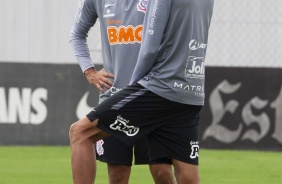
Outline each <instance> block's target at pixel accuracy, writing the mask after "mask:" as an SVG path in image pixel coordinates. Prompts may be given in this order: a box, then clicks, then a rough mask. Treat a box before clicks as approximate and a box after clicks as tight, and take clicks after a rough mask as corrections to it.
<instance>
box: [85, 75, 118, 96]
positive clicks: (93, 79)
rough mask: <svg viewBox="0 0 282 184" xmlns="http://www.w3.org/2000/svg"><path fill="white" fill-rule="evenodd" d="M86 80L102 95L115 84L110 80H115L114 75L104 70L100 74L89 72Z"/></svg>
mask: <svg viewBox="0 0 282 184" xmlns="http://www.w3.org/2000/svg"><path fill="white" fill-rule="evenodd" d="M86 78H87V80H88V82H89V83H90V84H92V85H93V86H95V87H96V88H97V89H98V90H99V91H101V92H102V93H104V92H105V90H107V89H110V88H111V87H112V85H113V82H112V81H111V80H110V79H113V78H114V75H113V74H111V73H107V72H105V71H104V69H102V70H100V71H98V72H94V71H93V72H92V71H91V72H89V73H87V74H86Z"/></svg>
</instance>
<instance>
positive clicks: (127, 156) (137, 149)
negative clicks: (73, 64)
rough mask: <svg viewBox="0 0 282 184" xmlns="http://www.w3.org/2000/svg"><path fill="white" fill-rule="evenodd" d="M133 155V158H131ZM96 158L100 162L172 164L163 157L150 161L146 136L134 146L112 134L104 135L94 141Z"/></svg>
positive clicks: (128, 164)
mask: <svg viewBox="0 0 282 184" xmlns="http://www.w3.org/2000/svg"><path fill="white" fill-rule="evenodd" d="M133 155H134V158H133ZM96 158H97V160H99V161H101V162H106V163H109V164H115V165H126V166H131V165H132V163H133V160H134V164H135V165H141V164H172V161H171V159H169V158H166V157H163V158H158V159H156V160H153V161H150V158H149V152H148V145H147V139H146V137H143V138H141V139H140V140H138V141H137V142H136V143H135V144H134V146H133V147H132V146H128V145H127V144H125V143H124V142H123V141H121V140H119V139H118V138H116V137H114V136H109V137H106V138H104V139H102V140H100V141H98V142H97V143H96Z"/></svg>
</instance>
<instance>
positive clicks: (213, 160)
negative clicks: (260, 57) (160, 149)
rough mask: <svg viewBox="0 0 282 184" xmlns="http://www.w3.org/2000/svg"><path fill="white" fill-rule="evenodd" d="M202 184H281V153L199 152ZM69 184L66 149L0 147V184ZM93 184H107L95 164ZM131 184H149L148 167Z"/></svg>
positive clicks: (101, 167)
mask: <svg viewBox="0 0 282 184" xmlns="http://www.w3.org/2000/svg"><path fill="white" fill-rule="evenodd" d="M200 176H201V183H202V184H235V183H236V184H238V183H240V184H265V183H267V184H281V183H282V152H256V151H222V150H220V151H219V150H201V154H200ZM19 183H20V184H71V183H72V182H71V170H70V150H69V147H47V146H46V147H5V146H2V147H0V184H19ZM96 183H97V184H107V183H108V182H107V171H106V167H105V164H102V163H100V162H98V173H97V179H96ZM130 183H131V184H144V183H146V184H153V181H152V178H151V176H150V174H149V170H148V166H134V167H133V168H132V175H131V178H130Z"/></svg>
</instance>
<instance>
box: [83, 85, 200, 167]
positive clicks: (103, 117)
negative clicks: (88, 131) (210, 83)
mask: <svg viewBox="0 0 282 184" xmlns="http://www.w3.org/2000/svg"><path fill="white" fill-rule="evenodd" d="M201 107H202V106H194V105H187V104H182V103H177V102H173V101H170V100H167V99H165V98H163V97H160V96H159V95H156V94H154V93H153V92H151V91H149V90H148V89H146V88H144V87H143V86H141V85H139V84H134V85H131V86H129V87H126V88H124V89H123V90H121V91H119V92H118V93H116V94H115V95H113V96H111V97H110V98H108V99H106V100H105V101H104V102H102V103H101V104H99V105H98V106H97V107H96V108H94V109H93V110H92V111H91V112H90V113H89V114H87V117H88V119H89V120H90V121H94V120H95V119H97V118H99V121H98V128H100V129H102V130H103V131H105V132H107V133H109V134H111V135H112V136H115V137H117V138H119V139H120V140H121V141H123V142H125V143H126V144H127V145H128V146H131V147H132V146H133V145H134V144H135V143H136V142H137V141H138V140H140V139H141V138H142V137H146V139H147V144H148V148H149V150H148V151H149V158H150V160H158V159H159V158H162V157H167V158H171V159H176V160H180V161H183V162H186V163H190V164H194V165H197V164H198V155H199V142H198V122H199V112H200V110H201ZM113 154H115V153H113Z"/></svg>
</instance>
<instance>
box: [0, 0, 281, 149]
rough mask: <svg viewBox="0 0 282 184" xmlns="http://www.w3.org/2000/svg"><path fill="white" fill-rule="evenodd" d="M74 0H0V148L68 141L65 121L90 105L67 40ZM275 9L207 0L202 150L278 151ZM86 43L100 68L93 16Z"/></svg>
mask: <svg viewBox="0 0 282 184" xmlns="http://www.w3.org/2000/svg"><path fill="white" fill-rule="evenodd" d="M0 1H1V0H0ZM80 4H81V0H57V1H47V0H21V1H19V0H8V1H7V0H6V1H4V0H2V1H1V6H0V22H1V27H0V40H1V43H0V145H45V144H46V145H68V144H69V141H68V130H69V126H70V124H71V123H72V122H74V121H76V120H77V119H78V118H81V117H82V116H84V115H85V113H87V112H88V111H89V109H91V108H92V107H93V106H95V105H96V104H97V102H98V91H97V90H96V89H94V87H91V86H90V85H89V84H88V83H87V81H86V80H85V77H84V76H83V74H82V72H81V70H80V68H79V66H78V64H77V63H76V60H75V57H74V55H73V52H72V49H71V46H70V44H69V33H70V30H71V27H72V24H73V21H74V20H75V17H76V12H77V11H78V8H79V6H80ZM281 7H282V1H281V0H268V1H265V0H236V1H235V0H215V5H214V15H213V19H212V24H211V28H210V35H209V42H208V49H207V56H206V61H205V65H206V66H207V68H206V92H207V94H206V105H205V107H204V108H203V110H202V116H201V121H200V141H201V145H202V147H205V148H217V149H263V150H282V137H281V135H282V117H281V116H282V115H281V114H282V104H281V103H282V94H281V93H282V92H281V86H282V76H281V75H282V62H281V58H282V55H281V54H282V52H281V51H280V50H281V48H282V37H281V35H282V24H281V23H282V18H281V13H282V8H281ZM88 43H89V49H90V53H91V57H92V59H93V62H94V63H95V65H96V67H98V68H101V67H102V66H101V63H102V57H101V42H100V27H99V22H97V24H96V25H95V26H94V28H93V29H91V31H90V33H89V38H88ZM182 87H183V88H185V86H182Z"/></svg>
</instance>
